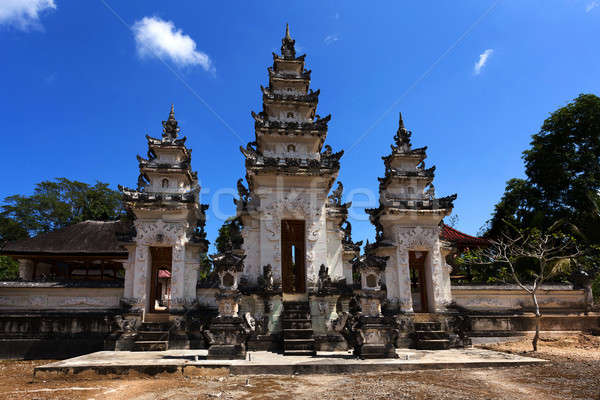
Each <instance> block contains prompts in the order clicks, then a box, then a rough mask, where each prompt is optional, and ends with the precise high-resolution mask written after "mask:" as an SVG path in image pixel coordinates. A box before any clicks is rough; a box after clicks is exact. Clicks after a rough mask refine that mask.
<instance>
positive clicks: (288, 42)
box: [281, 24, 296, 60]
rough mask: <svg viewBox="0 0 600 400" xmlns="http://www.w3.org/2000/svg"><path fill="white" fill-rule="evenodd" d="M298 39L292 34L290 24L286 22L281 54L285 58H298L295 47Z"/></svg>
mask: <svg viewBox="0 0 600 400" xmlns="http://www.w3.org/2000/svg"><path fill="white" fill-rule="evenodd" d="M294 44H296V41H295V40H294V39H292V37H291V36H290V26H289V24H285V37H284V38H283V39H281V55H282V56H283V58H285V59H288V60H290V59H294V58H296V49H295V48H294Z"/></svg>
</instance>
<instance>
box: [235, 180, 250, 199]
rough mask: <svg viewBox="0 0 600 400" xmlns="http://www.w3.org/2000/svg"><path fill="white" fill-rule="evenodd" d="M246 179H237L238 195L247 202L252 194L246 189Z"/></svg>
mask: <svg viewBox="0 0 600 400" xmlns="http://www.w3.org/2000/svg"><path fill="white" fill-rule="evenodd" d="M243 182H244V179H243V178H240V179H238V181H237V191H238V196H239V197H240V200H241V201H242V202H243V203H247V202H248V196H249V195H250V192H249V191H248V189H246V187H245V186H244V183H243Z"/></svg>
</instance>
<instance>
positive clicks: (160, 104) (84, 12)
mask: <svg viewBox="0 0 600 400" xmlns="http://www.w3.org/2000/svg"><path fill="white" fill-rule="evenodd" d="M286 22H289V23H290V27H291V32H292V36H293V37H294V38H295V39H296V46H297V48H298V49H299V51H300V52H306V53H307V68H309V69H312V71H313V73H312V78H313V80H312V87H313V89H321V96H320V101H319V108H318V113H319V114H320V115H322V116H323V115H327V114H328V113H331V114H332V120H331V122H330V124H329V127H330V129H329V136H328V138H327V143H328V144H330V145H331V146H332V147H333V149H334V150H335V151H337V150H339V149H345V150H346V154H345V155H344V157H343V158H342V160H341V161H342V168H341V171H340V176H339V177H340V179H341V180H342V181H343V182H344V185H345V187H346V192H345V193H346V195H348V194H350V192H352V191H354V193H357V192H362V191H371V192H373V193H376V192H377V185H378V182H377V177H378V176H382V175H383V170H384V167H383V162H382V160H381V156H383V155H386V154H388V152H389V144H390V143H391V142H392V137H393V135H394V133H395V131H396V129H397V118H398V111H402V113H403V115H404V119H405V122H406V125H407V128H408V129H410V130H412V131H413V143H414V145H416V146H423V145H427V146H429V151H428V154H429V158H428V160H427V165H428V166H430V165H436V166H437V175H436V180H435V187H436V191H437V194H438V195H448V194H452V193H458V199H457V201H456V202H455V205H456V207H455V213H456V214H458V216H459V221H458V224H457V228H458V229H460V230H463V231H465V232H467V233H470V234H475V233H476V232H477V231H478V229H479V228H480V227H481V226H482V225H483V224H484V222H485V221H486V220H487V219H489V217H490V213H491V212H492V210H493V206H494V204H495V203H496V202H497V201H498V200H499V198H500V196H501V194H502V192H503V190H504V186H505V182H506V181H507V180H508V179H510V178H512V177H518V176H522V175H523V163H522V160H521V152H522V151H523V150H524V149H526V148H527V147H528V144H529V141H530V136H531V134H533V133H535V132H537V131H538V129H539V127H540V125H541V123H542V121H543V120H544V119H545V118H546V117H547V116H548V113H549V112H551V111H553V110H555V109H556V108H558V107H560V106H563V105H564V104H566V103H567V102H568V101H570V100H571V99H573V98H575V97H576V96H577V95H578V94H580V93H596V94H598V92H599V88H600V80H599V77H600V74H599V72H600V52H599V51H598V40H597V38H598V37H600V2H599V1H594V0H581V1H580V0H544V1H542V0H539V1H522V0H504V1H484V0H473V1H466V0H465V1H419V2H411V3H409V2H401V1H393V2H383V1H382V2H375V3H373V2H341V1H339V2H338V1H314V2H312V1H302V2H281V1H279V2H261V3H259V2H239V3H233V2H232V3H226V2H202V4H201V2H196V1H178V2H165V1H149V0H143V1H116V0H105V1H102V0H98V1H94V0H89V1H62V0H53V1H52V0H18V1H17V0H2V1H0V48H1V49H2V63H0V88H1V91H0V110H2V116H3V118H2V127H3V144H2V146H1V147H0V160H1V161H0V162H1V165H2V168H0V177H1V178H2V182H3V183H4V184H3V185H1V186H0V197H2V198H4V197H6V196H8V195H12V194H18V193H31V191H32V189H33V187H34V185H35V183H36V182H39V181H41V180H44V179H52V178H55V177H63V176H64V177H67V178H69V179H76V180H81V181H85V182H89V183H93V182H95V181H96V180H100V181H104V182H109V183H110V184H111V185H112V186H113V187H114V188H116V186H117V184H122V185H127V186H135V183H136V180H137V175H138V171H137V162H136V159H135V155H136V154H141V155H144V154H145V153H146V141H145V139H144V135H145V134H146V133H148V134H150V135H153V136H160V132H161V125H160V122H161V120H163V119H166V117H167V115H168V111H169V107H170V104H171V103H175V111H176V117H177V119H178V120H179V122H180V125H181V126H182V132H183V133H184V134H185V135H186V136H187V137H188V144H189V146H190V147H191V148H192V149H193V160H192V165H193V168H194V169H195V170H196V171H198V175H199V177H200V180H201V184H202V186H203V188H204V190H205V192H206V193H205V194H204V195H203V201H204V202H211V209H210V210H209V216H208V218H209V220H208V225H207V231H208V236H209V239H211V240H214V238H215V236H216V232H217V229H218V227H219V226H220V225H221V223H222V221H221V220H220V218H218V217H217V216H216V215H215V213H216V214H218V215H219V216H223V215H228V214H232V213H233V212H234V210H233V204H232V201H231V196H230V195H227V193H229V192H232V191H234V188H235V183H236V181H237V179H238V178H240V177H243V176H244V162H243V156H242V155H241V154H240V152H239V150H238V148H239V146H240V145H242V144H244V145H245V144H246V143H247V142H248V141H251V140H253V137H254V132H253V120H252V118H251V116H250V111H251V110H254V111H257V112H258V111H260V110H261V94H260V89H259V86H260V85H261V84H262V85H266V84H267V82H268V81H267V70H266V68H267V67H268V66H269V65H270V64H271V63H272V57H271V52H272V51H278V50H279V46H280V44H281V38H282V36H283V33H284V28H285V23H286ZM152 51H154V52H155V53H156V52H158V53H159V54H160V55H161V58H162V61H161V60H160V59H158V58H157V57H155V56H153V55H152ZM215 193H225V194H224V195H222V196H220V201H218V202H212V201H211V199H212V198H213V196H214V195H215ZM348 200H353V201H354V204H355V205H357V206H358V207H356V208H355V210H354V214H355V217H356V218H355V219H358V220H355V221H354V222H353V226H354V238H355V240H360V239H366V238H372V237H373V236H374V229H373V228H372V227H371V225H370V224H369V223H368V222H367V221H365V220H364V219H365V218H364V214H363V213H362V208H363V207H362V206H364V204H365V201H366V196H361V195H357V196H354V197H353V198H352V199H348ZM361 205H362V206H361ZM375 205H376V204H375V203H374V202H373V203H371V204H369V206H375ZM360 215H363V218H362V219H363V220H362V221H360V219H361V218H360Z"/></svg>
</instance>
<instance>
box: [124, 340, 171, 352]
mask: <svg viewBox="0 0 600 400" xmlns="http://www.w3.org/2000/svg"><path fill="white" fill-rule="evenodd" d="M168 348H169V342H168V341H167V340H138V341H136V342H135V343H133V351H166V350H168Z"/></svg>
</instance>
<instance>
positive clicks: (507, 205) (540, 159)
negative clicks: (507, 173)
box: [486, 94, 600, 243]
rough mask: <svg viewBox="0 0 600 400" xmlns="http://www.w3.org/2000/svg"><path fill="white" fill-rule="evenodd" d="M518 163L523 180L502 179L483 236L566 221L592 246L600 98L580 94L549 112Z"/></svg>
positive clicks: (599, 186)
mask: <svg viewBox="0 0 600 400" xmlns="http://www.w3.org/2000/svg"><path fill="white" fill-rule="evenodd" d="M523 159H524V161H525V174H526V179H511V180H510V181H508V183H507V185H506V190H505V193H504V195H503V196H502V199H501V200H500V202H499V203H498V204H497V205H496V207H495V211H494V214H493V216H492V219H491V220H490V226H489V230H488V232H487V234H486V236H488V237H491V238H495V237H499V236H500V234H501V233H502V232H506V231H508V230H507V229H506V228H507V224H510V225H514V226H517V227H519V228H522V229H524V228H527V227H537V228H539V229H549V228H550V226H551V225H552V224H553V223H554V222H556V221H558V220H566V221H568V222H570V223H571V224H573V225H575V226H577V227H578V229H580V230H581V231H582V232H584V233H585V234H586V235H587V236H589V237H590V239H592V236H594V237H595V239H594V240H595V241H596V243H598V241H600V233H599V230H598V229H597V225H596V223H595V221H594V212H595V211H594V210H595V206H596V204H597V203H596V201H597V198H598V193H599V192H600V98H599V97H597V96H595V95H592V94H582V95H580V96H579V97H577V98H576V99H575V100H574V101H573V102H572V103H569V104H567V105H566V106H565V107H562V108H560V109H558V110H557V111H555V112H554V113H552V114H551V115H550V117H549V118H548V119H546V120H545V121H544V123H543V125H542V127H541V129H540V131H539V132H538V133H536V134H535V135H533V136H532V141H531V148H530V149H528V150H526V151H525V152H524V153H523ZM594 233H595V234H594Z"/></svg>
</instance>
